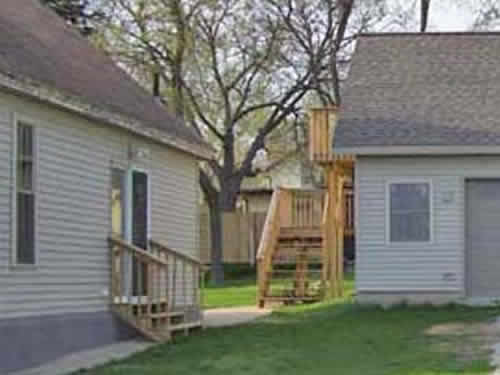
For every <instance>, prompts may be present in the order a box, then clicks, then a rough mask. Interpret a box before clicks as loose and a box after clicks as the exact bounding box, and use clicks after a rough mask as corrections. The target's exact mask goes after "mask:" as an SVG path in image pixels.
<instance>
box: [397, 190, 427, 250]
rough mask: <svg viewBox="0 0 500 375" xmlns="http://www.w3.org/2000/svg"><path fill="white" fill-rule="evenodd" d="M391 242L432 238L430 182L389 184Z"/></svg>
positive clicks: (424, 240) (418, 240)
mask: <svg viewBox="0 0 500 375" xmlns="http://www.w3.org/2000/svg"><path fill="white" fill-rule="evenodd" d="M388 198H389V239H390V242H429V241H430V240H431V186H430V183H428V182H404V183H399V182H398V183H390V184H389V197H388Z"/></svg>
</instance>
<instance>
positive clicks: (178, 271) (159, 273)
mask: <svg viewBox="0 0 500 375" xmlns="http://www.w3.org/2000/svg"><path fill="white" fill-rule="evenodd" d="M109 243H110V248H111V262H112V263H111V275H112V278H111V306H112V310H113V312H114V313H115V314H116V315H117V316H118V317H120V318H121V319H122V320H123V321H124V322H125V323H127V324H128V325H130V326H132V327H133V328H135V329H136V330H137V331H139V332H140V333H142V334H143V335H144V336H145V337H147V338H149V339H151V340H153V341H157V342H163V341H168V340H170V339H171V337H172V335H173V334H174V333H177V332H183V333H184V334H187V333H188V332H189V330H190V329H193V328H199V327H201V326H202V309H201V305H202V304H201V289H200V285H201V283H202V282H203V266H202V264H201V263H200V262H199V261H198V260H196V259H194V258H191V257H189V256H187V255H185V254H181V253H179V252H176V251H174V250H172V249H169V248H168V247H166V246H165V245H163V244H160V243H158V242H155V241H150V246H149V249H148V250H145V249H141V248H138V247H136V246H134V245H131V244H129V243H128V242H126V241H124V240H123V239H121V238H119V237H114V236H113V237H111V238H110V239H109Z"/></svg>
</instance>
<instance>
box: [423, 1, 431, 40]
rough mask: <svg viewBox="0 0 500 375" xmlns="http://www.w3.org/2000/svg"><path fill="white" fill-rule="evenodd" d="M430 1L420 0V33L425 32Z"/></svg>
mask: <svg viewBox="0 0 500 375" xmlns="http://www.w3.org/2000/svg"><path fill="white" fill-rule="evenodd" d="M430 5H431V0H421V3H420V6H421V14H420V32H421V33H424V32H425V30H427V21H428V20H429V8H430Z"/></svg>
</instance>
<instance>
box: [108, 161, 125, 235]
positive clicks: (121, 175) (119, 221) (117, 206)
mask: <svg viewBox="0 0 500 375" xmlns="http://www.w3.org/2000/svg"><path fill="white" fill-rule="evenodd" d="M125 181H126V179H125V172H124V171H123V170H122V169H118V168H112V169H111V232H112V233H113V234H116V235H118V236H120V237H124V236H125V189H124V187H125Z"/></svg>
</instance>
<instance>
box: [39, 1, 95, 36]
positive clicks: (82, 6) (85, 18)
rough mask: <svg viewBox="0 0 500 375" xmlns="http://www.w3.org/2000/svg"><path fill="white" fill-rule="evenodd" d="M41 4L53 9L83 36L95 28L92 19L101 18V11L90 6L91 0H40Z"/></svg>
mask: <svg viewBox="0 0 500 375" xmlns="http://www.w3.org/2000/svg"><path fill="white" fill-rule="evenodd" d="M40 1H41V2H42V4H43V5H46V6H48V7H49V8H51V9H52V10H54V11H55V12H56V13H57V14H58V15H59V16H60V17H62V18H63V19H65V20H66V22H68V23H69V24H71V25H73V26H75V27H76V28H77V29H78V30H79V31H80V32H81V33H82V35H84V36H88V35H90V34H92V33H93V32H94V31H95V29H94V26H93V23H92V21H96V20H98V19H100V18H102V13H101V12H100V11H97V10H96V9H94V8H92V6H91V0H40Z"/></svg>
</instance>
